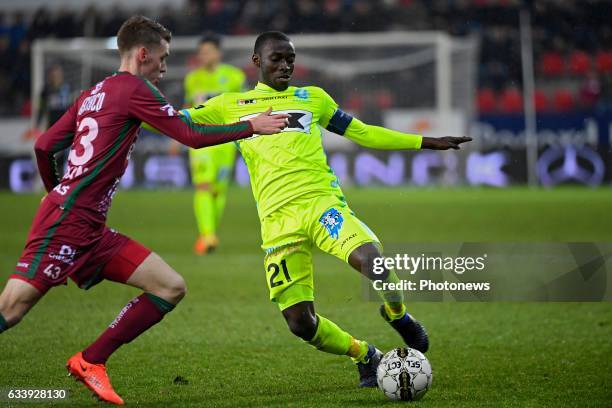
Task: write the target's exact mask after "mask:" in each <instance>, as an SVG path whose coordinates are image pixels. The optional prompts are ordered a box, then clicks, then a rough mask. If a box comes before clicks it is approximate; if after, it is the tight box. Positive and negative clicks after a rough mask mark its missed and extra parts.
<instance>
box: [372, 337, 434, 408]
mask: <svg viewBox="0 0 612 408" xmlns="http://www.w3.org/2000/svg"><path fill="white" fill-rule="evenodd" d="M431 377H432V374H431V364H429V360H427V357H425V356H424V355H423V353H421V352H420V351H418V350H415V349H411V348H408V347H400V348H396V349H393V350H391V351H390V352H388V353H387V354H385V355H384V357H383V358H382V359H381V360H380V364H379V365H378V369H377V370H376V379H377V381H378V388H380V389H381V390H382V391H383V392H384V393H385V395H386V396H387V397H389V398H391V399H392V400H403V401H416V400H419V399H421V398H423V396H424V395H425V393H427V390H429V388H430V387H431Z"/></svg>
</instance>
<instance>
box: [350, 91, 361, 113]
mask: <svg viewBox="0 0 612 408" xmlns="http://www.w3.org/2000/svg"><path fill="white" fill-rule="evenodd" d="M363 103H364V102H363V96H361V94H360V93H359V92H351V94H350V95H349V96H348V98H347V99H346V107H347V108H348V110H349V111H352V112H360V111H361V109H363Z"/></svg>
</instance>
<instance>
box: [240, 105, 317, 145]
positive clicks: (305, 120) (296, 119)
mask: <svg viewBox="0 0 612 408" xmlns="http://www.w3.org/2000/svg"><path fill="white" fill-rule="evenodd" d="M281 113H286V114H287V115H289V125H288V126H287V127H286V128H284V129H283V130H281V133H284V132H301V133H310V126H311V125H312V112H309V111H305V110H299V109H283V110H277V111H272V115H278V114H281ZM257 115H259V113H252V114H250V115H246V116H243V117H241V118H240V120H249V119H251V118H254V117H255V116H257ZM253 137H258V135H257V136H251V137H249V138H247V139H251V138H253Z"/></svg>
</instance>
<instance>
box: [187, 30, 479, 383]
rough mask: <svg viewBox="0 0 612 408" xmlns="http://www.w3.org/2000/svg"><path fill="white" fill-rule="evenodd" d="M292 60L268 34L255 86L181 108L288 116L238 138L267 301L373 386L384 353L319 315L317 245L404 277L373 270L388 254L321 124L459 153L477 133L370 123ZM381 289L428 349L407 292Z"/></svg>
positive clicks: (207, 118) (400, 145)
mask: <svg viewBox="0 0 612 408" xmlns="http://www.w3.org/2000/svg"><path fill="white" fill-rule="evenodd" d="M295 57H296V56H295V49H294V47H293V44H292V43H291V41H290V39H289V38H288V37H287V36H286V35H285V34H283V33H280V32H266V33H263V34H261V35H260V36H259V37H258V38H257V40H256V42H255V47H254V53H253V57H252V60H253V64H254V65H255V66H256V67H257V69H258V72H259V83H258V84H257V86H256V87H255V89H253V90H251V91H248V92H242V93H226V94H223V95H220V96H217V97H215V98H212V99H210V100H209V101H208V102H206V103H205V104H204V105H203V106H198V107H195V108H191V109H187V110H184V111H182V113H183V114H184V115H185V116H187V117H189V118H190V119H191V120H192V121H193V122H194V123H217V122H225V123H231V122H234V121H236V120H244V119H247V118H250V117H252V116H253V115H256V114H258V113H259V112H262V111H265V110H266V109H268V108H269V107H272V108H273V111H274V112H276V113H285V114H288V115H290V116H291V117H290V119H289V125H288V126H287V128H285V129H284V130H283V132H282V133H281V134H279V135H276V136H271V137H266V138H259V137H253V138H249V139H245V140H241V141H240V142H238V145H239V147H240V151H241V153H242V156H243V157H244V160H245V162H246V164H247V166H248V168H249V174H250V176H251V185H252V188H253V195H254V196H255V200H256V202H257V210H258V212H259V218H260V222H261V233H262V240H263V244H262V248H263V249H264V251H265V253H266V255H265V258H264V267H265V271H266V281H267V284H268V288H269V290H270V299H271V300H272V301H274V302H276V303H277V304H278V306H279V308H280V310H281V312H282V314H283V316H284V318H285V319H286V321H287V324H288V326H289V329H290V330H291V332H292V333H293V334H295V335H296V336H298V337H300V338H302V339H303V340H304V341H306V342H307V343H309V344H310V345H312V346H314V347H316V348H317V349H319V350H322V351H325V352H328V353H332V354H339V355H348V356H350V357H351V358H352V359H353V361H354V362H356V363H357V366H358V369H359V374H360V384H359V385H360V386H361V387H375V386H376V368H377V366H378V363H379V361H380V358H381V357H382V353H381V352H380V351H379V350H378V349H376V348H375V347H374V346H372V345H371V344H368V343H367V342H365V341H362V340H357V339H356V338H355V337H353V336H351V335H350V334H349V333H347V332H346V331H344V330H342V329H341V328H340V327H338V326H337V325H336V324H335V323H333V322H332V321H330V320H328V319H326V318H325V317H323V316H321V315H319V314H317V313H315V308H314V284H313V264H312V247H313V246H317V247H319V248H320V249H321V250H323V251H324V252H327V253H329V254H331V255H334V256H336V257H338V258H340V259H341V260H343V261H345V262H347V263H349V264H350V265H351V266H352V267H353V268H355V269H356V270H358V271H360V272H361V273H363V274H364V275H365V276H366V277H368V278H369V279H371V280H374V279H380V280H382V281H383V282H384V283H397V282H399V279H398V277H397V275H396V273H395V272H394V271H393V270H385V271H384V272H383V273H381V274H379V275H376V274H374V273H373V268H372V261H373V258H374V257H380V256H382V255H381V245H380V241H379V239H378V238H377V237H376V235H374V233H373V232H372V231H371V230H370V229H369V228H368V227H367V226H366V225H365V224H364V223H363V222H361V221H360V220H359V219H358V218H357V217H356V216H355V214H354V213H353V212H352V211H351V209H350V208H349V207H348V204H347V202H346V200H345V198H344V194H343V192H342V190H341V189H340V186H339V182H338V179H337V177H336V176H335V175H334V173H333V171H332V170H331V168H330V167H329V166H328V164H327V158H326V155H325V152H324V151H323V146H322V143H321V131H320V129H319V126H320V127H323V128H326V129H327V130H329V131H331V132H334V133H336V134H339V135H343V136H345V137H347V138H349V139H351V140H353V141H354V142H356V143H358V144H360V145H362V146H365V147H369V148H376V149H393V150H402V149H408V150H411V149H435V150H446V149H459V145H460V144H461V143H464V142H467V141H470V140H471V139H470V138H467V137H442V138H438V139H436V138H428V137H422V136H420V135H413V134H405V133H400V132H396V131H393V130H389V129H385V128H382V127H378V126H370V125H367V124H365V123H363V122H361V121H360V120H358V119H356V118H353V117H352V116H351V115H349V114H347V113H346V112H343V111H342V110H341V109H339V108H338V105H337V104H336V102H334V100H333V99H332V98H331V97H330V96H329V95H328V94H327V93H326V92H325V91H324V90H323V89H321V88H317V87H314V86H307V87H303V88H296V87H293V86H289V82H290V81H291V76H292V73H293V68H294V62H295ZM407 211H409V210H408V209H407ZM408 214H409V212H408ZM414 216H418V215H414ZM379 293H380V294H381V297H382V299H383V302H384V303H383V305H381V308H380V313H381V315H382V317H383V318H384V319H385V320H386V321H387V322H389V323H390V325H391V326H392V327H393V328H394V329H395V330H396V331H397V332H398V333H399V334H400V335H401V336H402V338H403V339H404V341H405V342H406V344H407V345H408V346H410V347H412V348H415V349H417V350H419V351H422V352H425V351H427V349H428V347H429V340H428V336H427V333H426V332H425V329H424V328H423V326H421V324H420V323H419V322H418V321H416V320H415V319H414V318H413V317H412V316H411V315H409V314H408V313H407V311H406V306H405V305H404V299H403V293H402V291H401V290H385V291H381V292H379Z"/></svg>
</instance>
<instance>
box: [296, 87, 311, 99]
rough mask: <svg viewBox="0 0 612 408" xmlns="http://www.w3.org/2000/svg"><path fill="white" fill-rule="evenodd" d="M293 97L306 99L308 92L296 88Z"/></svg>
mask: <svg viewBox="0 0 612 408" xmlns="http://www.w3.org/2000/svg"><path fill="white" fill-rule="evenodd" d="M293 94H294V95H295V97H296V98H299V99H304V100H306V99H308V90H307V89H304V88H298V89H296V90H295V92H294V93H293Z"/></svg>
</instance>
